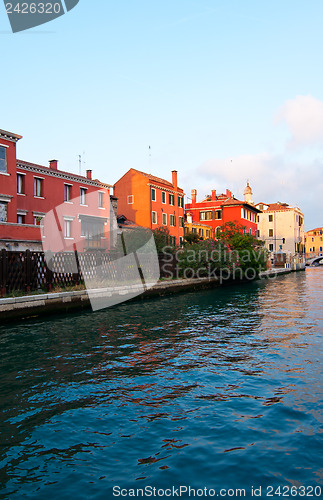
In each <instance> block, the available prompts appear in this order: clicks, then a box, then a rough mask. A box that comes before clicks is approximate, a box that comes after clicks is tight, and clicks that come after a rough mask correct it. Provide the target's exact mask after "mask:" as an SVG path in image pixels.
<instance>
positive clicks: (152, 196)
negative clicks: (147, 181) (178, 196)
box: [151, 188, 156, 201]
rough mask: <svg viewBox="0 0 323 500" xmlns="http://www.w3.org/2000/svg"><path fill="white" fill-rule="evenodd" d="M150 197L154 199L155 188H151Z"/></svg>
mask: <svg viewBox="0 0 323 500" xmlns="http://www.w3.org/2000/svg"><path fill="white" fill-rule="evenodd" d="M151 199H152V201H156V189H154V188H151Z"/></svg>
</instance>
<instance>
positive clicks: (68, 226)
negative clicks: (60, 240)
mask: <svg viewBox="0 0 323 500" xmlns="http://www.w3.org/2000/svg"><path fill="white" fill-rule="evenodd" d="M71 235H72V221H71V220H65V221H64V237H65V238H71Z"/></svg>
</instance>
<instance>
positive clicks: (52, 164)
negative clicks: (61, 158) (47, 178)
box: [49, 160, 58, 170]
mask: <svg viewBox="0 0 323 500" xmlns="http://www.w3.org/2000/svg"><path fill="white" fill-rule="evenodd" d="M57 163H58V161H57V160H49V168H51V169H52V170H57Z"/></svg>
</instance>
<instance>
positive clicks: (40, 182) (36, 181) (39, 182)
mask: <svg viewBox="0 0 323 500" xmlns="http://www.w3.org/2000/svg"><path fill="white" fill-rule="evenodd" d="M38 186H40V194H37V193H38ZM43 194H44V177H37V176H35V175H34V198H44V196H43Z"/></svg>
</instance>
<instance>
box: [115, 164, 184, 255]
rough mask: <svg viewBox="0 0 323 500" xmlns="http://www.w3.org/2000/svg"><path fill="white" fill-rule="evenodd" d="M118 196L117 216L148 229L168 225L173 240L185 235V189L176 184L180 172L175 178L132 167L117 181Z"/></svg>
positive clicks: (178, 242) (176, 241)
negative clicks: (163, 176) (167, 178)
mask: <svg viewBox="0 0 323 500" xmlns="http://www.w3.org/2000/svg"><path fill="white" fill-rule="evenodd" d="M114 195H115V196H116V197H117V199H118V216H119V217H121V216H124V217H125V218H126V219H128V220H130V221H133V222H134V223H135V224H137V225H138V226H142V227H147V228H149V229H152V230H154V229H157V228H167V229H168V231H169V235H170V237H171V239H172V243H173V244H175V245H179V244H181V242H182V240H183V238H184V192H183V189H181V188H180V187H178V185H177V172H176V170H173V172H172V182H169V181H166V180H165V179H161V178H160V177H155V176H154V175H151V174H146V173H145V172H141V171H139V170H136V169H133V168H131V169H130V170H128V172H127V173H125V174H124V175H123V176H122V177H121V179H119V180H118V181H117V182H116V183H115V185H114Z"/></svg>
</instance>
